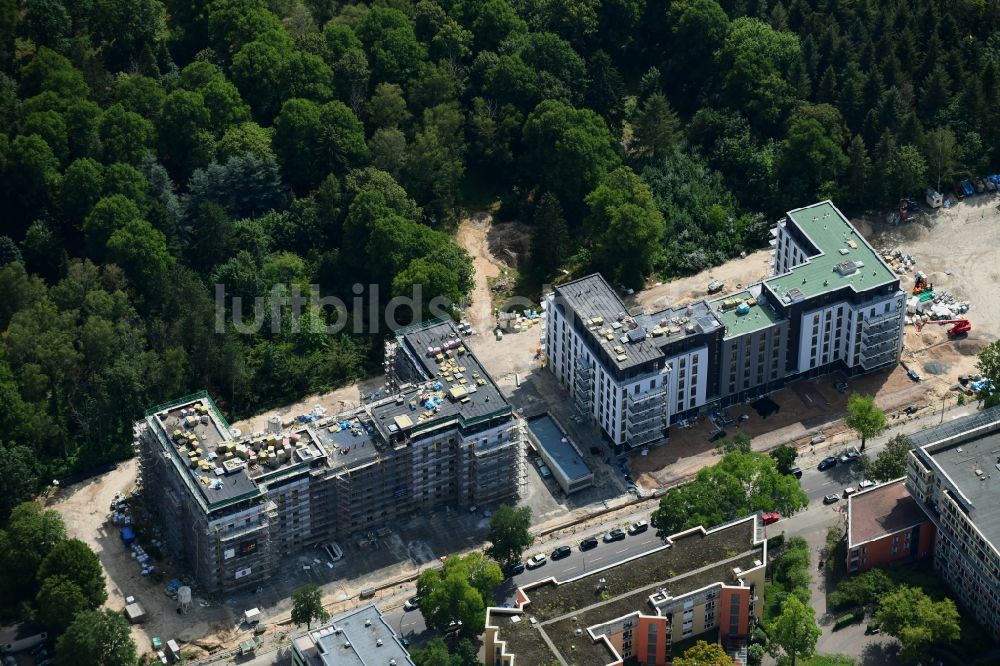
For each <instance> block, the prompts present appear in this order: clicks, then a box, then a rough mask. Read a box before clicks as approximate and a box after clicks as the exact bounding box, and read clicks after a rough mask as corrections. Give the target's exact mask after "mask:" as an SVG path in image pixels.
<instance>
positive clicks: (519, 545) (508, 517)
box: [486, 504, 535, 565]
mask: <svg viewBox="0 0 1000 666" xmlns="http://www.w3.org/2000/svg"><path fill="white" fill-rule="evenodd" d="M487 539H488V540H489V541H490V545H489V546H488V547H487V549H486V554H487V555H488V556H489V557H491V558H493V559H494V560H496V561H497V562H499V563H500V564H501V565H507V564H511V563H513V562H517V561H518V560H520V559H521V555H522V554H523V553H524V551H525V550H527V549H528V548H529V547H530V546H531V544H533V543H534V542H535V537H534V536H532V534H531V507H527V506H524V507H519V508H516V509H515V508H514V507H512V506H509V505H507V504H501V505H500V506H499V507H498V508H497V510H496V511H494V512H493V515H492V516H490V533H489V536H487Z"/></svg>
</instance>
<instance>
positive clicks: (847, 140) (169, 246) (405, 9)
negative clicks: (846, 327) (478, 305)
mask: <svg viewBox="0 0 1000 666" xmlns="http://www.w3.org/2000/svg"><path fill="white" fill-rule="evenodd" d="M998 24H1000V5H998V3H996V2H994V1H990V2H981V1H980V2H973V1H971V0H968V1H965V0H927V1H921V2H917V1H916V0H895V1H892V0H890V1H887V2H877V1H875V0H778V1H776V2H768V1H767V0H759V1H753V0H747V1H740V0H724V1H723V2H721V3H720V2H717V1H716V0H677V1H674V2H671V1H669V0H420V1H419V2H412V1H411V0H384V1H381V0H380V1H377V2H374V3H371V4H363V3H348V2H338V1H335V0H211V1H207V0H0V192H2V197H3V202H4V205H3V212H2V231H0V234H2V236H0V331H2V334H0V521H2V520H3V518H4V517H5V516H6V515H7V513H9V510H10V507H11V506H13V505H14V504H16V503H17V501H19V500H20V499H22V498H23V497H25V496H27V495H29V494H30V493H31V492H33V491H35V490H36V489H37V488H38V486H39V484H40V483H42V482H44V481H47V480H49V479H52V478H58V477H61V476H63V475H66V474H69V473H73V472H76V471H80V470H84V469H87V468H90V467H92V466H94V465H95V464H98V463H100V462H104V461H109V460H115V459H120V458H123V457H125V456H127V455H129V454H130V452H131V449H130V444H131V441H130V440H131V423H132V422H133V421H134V420H135V419H136V418H138V417H140V416H141V415H142V413H143V410H144V409H145V408H147V407H148V406H149V405H152V404H155V403H157V402H158V401H161V400H165V399H168V398H171V397H174V396H178V395H182V394H185V393H187V392H189V391H191V390H195V389H200V388H207V389H208V390H209V391H211V392H212V393H213V394H214V395H215V396H217V398H218V399H219V401H220V403H221V404H222V405H223V406H224V408H225V409H226V411H227V412H228V413H229V414H230V415H231V416H233V417H237V418H238V417H241V416H245V415H247V414H249V413H251V412H253V411H256V410H258V409H261V408H263V407H265V406H267V405H272V404H276V403H280V402H284V401H290V400H292V399H294V398H297V397H300V396H302V395H305V394H307V393H309V392H312V391H316V390H321V389H325V388H329V387H333V386H336V385H340V384H343V383H345V382H348V381H350V380H352V379H355V378H357V377H359V376H362V375H363V374H365V373H366V372H370V371H373V370H375V369H377V368H378V367H380V359H379V354H380V351H381V344H380V337H379V336H380V335H383V334H384V333H385V331H381V332H380V333H378V334H376V333H374V332H372V331H368V332H367V333H360V334H359V333H354V332H343V333H341V334H338V335H326V334H325V333H324V332H323V331H322V329H321V325H322V324H323V323H324V322H326V321H328V320H329V319H330V318H331V317H335V316H337V313H335V312H331V311H329V309H321V308H309V309H307V310H306V311H305V312H304V314H303V315H302V317H301V320H300V321H299V322H298V324H300V325H296V326H292V325H291V324H290V321H291V320H290V318H289V317H286V316H283V311H282V306H281V305H280V301H279V302H278V304H277V305H276V306H275V308H276V312H277V313H278V314H279V315H282V316H279V317H277V318H275V317H274V314H275V312H272V308H271V307H270V306H271V304H272V303H273V301H271V300H266V301H263V302H262V303H263V305H262V308H261V310H262V312H263V315H264V318H265V322H266V323H265V325H264V326H263V328H262V329H261V331H260V332H259V333H256V334H245V333H241V332H239V331H238V330H237V329H236V327H235V326H234V325H233V322H232V321H231V319H225V320H224V321H223V322H222V325H221V327H218V326H217V323H216V308H215V285H217V284H222V285H224V286H225V290H226V293H227V294H228V295H230V296H232V295H235V296H241V297H243V298H244V300H246V301H252V299H253V298H254V297H257V296H268V295H270V296H268V298H269V299H277V298H278V297H280V295H281V293H280V290H279V291H278V292H275V291H274V290H273V289H272V287H273V286H274V285H283V287H282V288H283V289H286V290H289V289H292V288H294V287H296V286H297V287H298V288H301V289H302V290H303V291H305V292H308V290H309V287H310V285H318V287H319V289H320V290H321V291H322V292H323V293H324V294H329V295H335V296H337V297H339V298H340V299H342V300H343V301H344V302H345V303H352V300H351V299H352V296H353V292H352V289H351V287H352V285H354V284H356V283H361V284H365V285H368V284H372V285H378V287H379V291H380V293H381V294H382V295H383V297H384V298H388V297H390V296H392V295H401V294H409V293H411V288H412V286H413V285H416V284H419V285H422V286H423V294H422V296H423V298H425V299H429V298H431V297H432V296H445V297H447V298H449V299H451V300H452V301H458V300H460V299H461V297H462V295H463V294H465V293H466V292H467V291H468V289H469V287H470V284H471V281H472V268H471V263H470V260H469V258H468V256H466V255H465V253H464V252H463V251H462V250H461V249H460V248H459V247H458V246H457V245H456V244H455V243H454V242H453V240H452V236H451V233H452V231H453V230H454V228H455V225H456V223H457V220H458V219H459V218H460V217H461V215H462V213H463V211H468V210H475V209H479V208H483V207H488V206H492V208H493V210H494V212H495V214H496V215H497V216H498V217H499V218H501V219H519V220H522V221H524V222H527V223H530V224H533V225H534V229H535V238H534V251H533V259H532V260H531V262H530V265H529V267H528V269H527V272H528V273H530V274H531V276H532V278H533V280H534V283H536V284H537V283H541V282H542V281H543V280H545V279H548V278H551V277H552V276H553V275H554V274H556V272H557V271H558V270H559V269H561V268H562V269H566V270H568V271H569V272H570V273H571V274H572V273H580V272H583V271H589V270H600V271H602V272H604V273H605V275H607V276H608V277H609V279H611V280H612V281H613V282H614V283H615V284H617V285H621V286H629V287H638V286H640V285H641V284H642V282H643V280H644V278H646V277H648V276H649V275H650V274H654V273H655V274H657V275H659V276H661V277H664V278H669V277H670V276H675V275H681V274H685V273H691V272H694V271H698V270H700V269H702V268H705V267H708V266H711V265H714V264H717V263H719V262H722V261H724V260H725V259H727V258H729V257H732V256H735V255H738V254H739V253H740V252H743V251H748V250H751V249H754V248H756V247H759V246H761V245H763V244H764V243H765V238H766V229H767V226H768V224H769V221H770V220H773V219H774V218H775V216H776V215H779V214H780V213H781V212H782V211H784V210H787V209H789V208H792V207H796V206H799V205H804V204H807V203H810V202H812V201H814V200H816V199H817V198H819V197H833V198H834V199H835V200H836V201H837V202H838V203H839V204H840V205H841V207H842V208H843V209H845V210H846V211H848V212H852V213H857V212H862V211H866V210H878V209H884V208H888V207H894V206H895V205H896V203H897V201H898V199H899V197H900V196H901V195H910V194H915V193H919V192H920V191H921V190H922V189H923V188H924V187H926V186H927V185H928V184H937V183H938V182H941V183H942V188H947V187H948V184H950V182H952V181H953V179H954V178H955V177H958V176H961V175H963V174H965V173H975V172H977V171H980V170H982V169H986V168H988V167H989V166H990V165H992V164H995V163H996V161H997V157H998V155H996V152H997V151H998V150H1000V140H998V136H997V133H998V132H1000V123H998V122H997V121H998V116H1000V32H997V31H996V28H997V27H998ZM363 307H364V308H368V309H372V308H374V307H375V306H374V305H373V304H372V302H371V301H370V300H369V301H366V305H364V306H363ZM269 324H271V325H269ZM217 328H221V329H222V330H221V332H219V331H217Z"/></svg>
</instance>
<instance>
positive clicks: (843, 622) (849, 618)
mask: <svg viewBox="0 0 1000 666" xmlns="http://www.w3.org/2000/svg"><path fill="white" fill-rule="evenodd" d="M863 619H865V609H864V608H856V609H854V610H852V611H851V612H849V613H844V614H843V615H841V616H840V617H838V618H837V619H836V620H835V621H834V623H833V630H834V631H839V630H840V629H843V628H844V627H846V626H847V625H849V624H854V623H855V622H860V621H861V620H863Z"/></svg>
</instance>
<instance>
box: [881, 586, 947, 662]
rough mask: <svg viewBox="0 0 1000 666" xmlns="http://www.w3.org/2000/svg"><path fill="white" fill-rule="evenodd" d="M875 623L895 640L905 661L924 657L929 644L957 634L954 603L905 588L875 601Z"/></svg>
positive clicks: (917, 590) (917, 589) (945, 639)
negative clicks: (876, 603) (900, 645)
mask: <svg viewBox="0 0 1000 666" xmlns="http://www.w3.org/2000/svg"><path fill="white" fill-rule="evenodd" d="M875 621H876V622H878V624H879V626H880V627H882V629H884V630H885V631H886V633H888V634H890V635H892V636H895V637H896V638H898V639H899V642H900V643H901V644H902V646H903V650H902V656H903V658H904V659H906V660H908V661H911V660H916V659H919V658H920V657H922V656H924V655H926V654H927V649H928V648H929V647H930V646H931V645H947V644H948V643H952V642H954V641H956V640H958V638H959V635H960V633H961V629H960V626H959V616H958V609H957V608H956V607H955V602H954V601H952V600H951V599H948V598H944V599H942V600H941V601H933V600H932V599H931V598H930V597H928V596H927V594H925V593H924V591H923V590H921V589H919V588H915V587H909V586H906V585H904V586H902V587H900V588H899V589H898V590H896V591H895V592H893V593H891V594H889V595H887V596H885V597H883V598H882V599H881V600H880V601H879V604H878V610H877V611H875Z"/></svg>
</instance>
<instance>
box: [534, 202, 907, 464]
mask: <svg viewBox="0 0 1000 666" xmlns="http://www.w3.org/2000/svg"><path fill="white" fill-rule="evenodd" d="M771 233H772V236H773V238H772V240H771V245H772V246H773V248H774V249H773V250H771V254H772V256H773V260H772V262H771V268H772V275H771V277H768V278H767V279H764V280H763V281H761V282H759V283H757V284H754V285H751V286H749V287H747V288H746V289H745V290H743V291H741V292H739V293H736V294H731V295H728V296H724V297H721V298H716V299H713V300H701V301H695V302H692V303H689V304H687V305H684V306H681V307H674V308H666V309H663V310H660V311H657V312H652V313H645V312H635V311H629V310H628V308H626V306H625V304H624V303H623V302H622V300H621V299H620V298H619V297H618V295H617V294H616V293H615V291H614V290H613V289H612V288H611V286H610V285H608V283H607V282H605V280H604V278H603V277H601V276H600V275H591V276H588V277H585V278H582V279H579V280H575V281H573V282H569V283H566V284H562V285H559V286H557V287H555V289H554V290H553V292H552V293H551V294H549V295H548V296H547V298H546V300H545V301H544V303H543V307H544V308H545V312H546V326H545V327H544V337H543V341H542V345H543V350H544V353H545V359H546V363H547V366H548V368H549V369H550V370H551V372H552V373H553V374H554V375H555V377H556V379H557V380H558V381H559V382H560V383H561V384H562V385H563V386H564V387H565V388H566V389H567V390H568V391H569V392H570V394H571V395H572V396H573V399H574V400H575V402H576V404H577V406H578V408H579V409H580V411H581V412H582V413H584V414H586V415H587V416H588V417H589V418H590V419H591V420H592V421H593V422H594V423H596V424H598V425H599V426H600V428H601V430H602V432H603V434H604V435H605V436H606V437H607V439H608V440H609V442H610V443H611V445H612V446H613V447H614V448H615V450H617V451H620V450H622V449H631V448H635V447H638V446H646V445H648V444H651V443H654V442H658V441H663V440H664V439H665V438H666V437H667V435H668V428H669V425H670V424H672V423H678V422H683V421H685V420H688V419H690V418H692V417H694V416H696V415H697V414H699V413H700V412H702V411H704V410H705V408H706V406H710V405H712V406H714V405H718V406H727V405H731V404H735V403H739V402H746V401H748V400H751V399H753V398H756V397H759V396H761V395H764V394H767V393H769V392H771V391H774V390H776V389H778V388H781V387H782V386H783V385H784V384H785V383H786V382H787V381H789V380H790V379H794V378H798V377H812V376H816V375H819V374H822V373H826V372H830V371H832V370H842V371H844V372H845V373H847V374H857V373H862V372H870V371H872V370H876V369H878V368H882V367H886V366H890V365H892V364H895V363H896V362H897V361H898V360H899V354H900V351H901V349H902V340H903V336H902V331H903V323H904V317H905V302H904V298H905V296H904V294H903V292H902V291H900V288H899V278H898V276H897V275H896V274H895V273H893V271H892V270H891V269H890V268H889V267H888V266H887V265H886V264H885V262H884V260H883V259H882V257H881V256H879V254H878V253H877V252H875V251H874V250H873V249H872V247H871V246H870V245H869V244H868V242H867V241H866V240H865V239H864V238H863V237H862V236H861V234H860V233H858V231H857V230H856V229H855V228H854V227H853V226H852V225H851V224H850V222H848V221H847V218H845V217H844V216H843V214H842V213H841V212H840V211H839V210H837V208H836V207H835V206H834V205H833V204H832V203H831V202H829V201H824V202H821V203H818V204H814V205H812V206H808V207H806V208H800V209H797V210H793V211H790V212H789V213H788V214H787V216H786V217H784V218H782V219H781V220H779V221H778V223H777V225H776V226H775V228H774V229H772V231H771Z"/></svg>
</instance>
